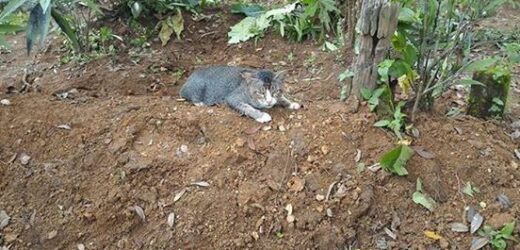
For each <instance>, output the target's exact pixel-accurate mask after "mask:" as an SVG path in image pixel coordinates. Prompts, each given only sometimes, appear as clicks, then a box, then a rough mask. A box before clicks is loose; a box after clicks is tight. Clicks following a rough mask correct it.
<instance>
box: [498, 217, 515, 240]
mask: <svg viewBox="0 0 520 250" xmlns="http://www.w3.org/2000/svg"><path fill="white" fill-rule="evenodd" d="M513 230H515V222H514V221H513V222H510V223H507V224H506V225H505V226H504V227H503V228H502V229H501V230H500V234H501V235H502V236H503V237H504V238H505V239H509V238H511V236H512V235H513Z"/></svg>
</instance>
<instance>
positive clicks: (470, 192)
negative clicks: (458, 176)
mask: <svg viewBox="0 0 520 250" xmlns="http://www.w3.org/2000/svg"><path fill="white" fill-rule="evenodd" d="M462 193H465V194H467V195H469V196H471V197H473V194H474V189H473V187H472V186H471V183H470V182H467V183H466V185H464V188H462Z"/></svg>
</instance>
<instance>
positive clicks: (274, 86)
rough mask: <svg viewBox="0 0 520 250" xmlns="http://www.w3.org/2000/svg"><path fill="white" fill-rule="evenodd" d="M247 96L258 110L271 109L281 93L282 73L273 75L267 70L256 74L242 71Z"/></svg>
mask: <svg viewBox="0 0 520 250" xmlns="http://www.w3.org/2000/svg"><path fill="white" fill-rule="evenodd" d="M241 74H242V77H243V78H244V80H245V85H246V89H247V92H248V95H249V96H250V97H251V99H252V101H254V102H255V104H256V106H258V107H259V108H271V107H273V106H274V105H275V104H276V102H277V98H278V96H279V95H280V94H281V92H282V86H283V73H276V74H275V73H273V72H272V71H269V70H260V71H257V72H251V71H243V72H242V73H241Z"/></svg>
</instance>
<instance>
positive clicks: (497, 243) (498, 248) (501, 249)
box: [489, 239, 507, 250]
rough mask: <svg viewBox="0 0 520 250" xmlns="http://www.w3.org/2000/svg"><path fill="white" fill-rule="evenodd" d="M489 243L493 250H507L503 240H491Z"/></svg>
mask: <svg viewBox="0 0 520 250" xmlns="http://www.w3.org/2000/svg"><path fill="white" fill-rule="evenodd" d="M489 243H490V244H491V245H492V246H493V249H495V250H506V248H507V243H506V241H505V240H503V239H492V240H491V241H490V242H489Z"/></svg>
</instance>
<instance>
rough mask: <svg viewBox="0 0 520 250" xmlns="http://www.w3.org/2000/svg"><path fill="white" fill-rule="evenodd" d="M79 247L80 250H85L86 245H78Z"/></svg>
mask: <svg viewBox="0 0 520 250" xmlns="http://www.w3.org/2000/svg"><path fill="white" fill-rule="evenodd" d="M77 247H78V250H85V245H83V244H78V245H77Z"/></svg>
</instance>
